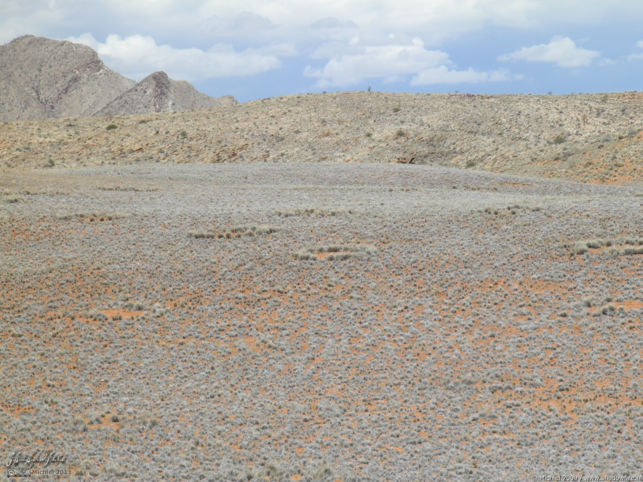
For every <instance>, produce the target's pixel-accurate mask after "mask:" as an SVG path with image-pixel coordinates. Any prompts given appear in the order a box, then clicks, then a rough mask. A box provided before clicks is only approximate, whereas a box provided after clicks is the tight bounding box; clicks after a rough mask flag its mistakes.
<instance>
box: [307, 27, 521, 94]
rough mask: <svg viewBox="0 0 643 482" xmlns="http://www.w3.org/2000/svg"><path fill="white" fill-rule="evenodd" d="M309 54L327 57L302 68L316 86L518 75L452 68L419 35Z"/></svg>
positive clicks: (354, 43) (439, 81) (495, 78)
mask: <svg viewBox="0 0 643 482" xmlns="http://www.w3.org/2000/svg"><path fill="white" fill-rule="evenodd" d="M347 51H348V53H343V54H342V53H341V52H347ZM311 57H312V58H324V57H325V58H330V60H328V62H327V63H326V65H325V66H324V67H323V68H319V69H315V68H313V67H311V66H307V67H306V69H305V70H304V75H306V76H308V77H315V78H317V79H319V80H318V81H317V87H320V88H323V87H345V86H349V85H354V84H358V83H360V82H363V81H365V80H366V79H382V80H383V81H384V82H403V81H405V80H406V79H407V78H408V76H413V77H412V78H411V81H410V83H411V85H429V84H459V83H479V82H500V81H508V80H514V79H516V78H518V77H516V76H512V75H511V74H510V73H509V72H507V71H506V70H498V71H494V72H478V71H476V70H474V69H471V68H470V69H468V70H454V69H452V68H451V67H452V62H451V60H450V59H449V56H448V54H447V53H445V52H442V51H441V50H428V49H426V48H425V46H424V42H422V40H421V39H419V38H415V39H413V40H412V41H411V42H410V43H409V44H388V45H377V46H372V45H370V46H361V45H359V42H357V41H352V42H349V45H348V46H346V45H341V44H339V43H333V44H327V45H325V46H322V47H321V48H319V49H317V50H316V51H315V52H313V54H312V55H311Z"/></svg>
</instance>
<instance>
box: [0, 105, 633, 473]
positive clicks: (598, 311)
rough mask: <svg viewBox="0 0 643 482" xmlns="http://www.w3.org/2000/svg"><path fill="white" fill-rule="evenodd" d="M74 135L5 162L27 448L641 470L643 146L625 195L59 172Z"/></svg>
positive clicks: (11, 325) (543, 183)
mask: <svg viewBox="0 0 643 482" xmlns="http://www.w3.org/2000/svg"><path fill="white" fill-rule="evenodd" d="M465 100H466V101H468V99H465ZM637 102H640V101H637ZM607 105H609V102H608V103H607ZM396 106H397V104H395V105H393V108H397V107H396ZM404 108H405V105H404V104H402V105H401V108H400V109H401V110H402V111H403V109H404ZM230 109H233V108H230ZM386 109H387V111H388V110H390V109H389V107H386ZM184 115H187V114H184ZM230 115H232V114H230ZM391 115H392V114H391ZM57 122H63V121H57ZM64 122H67V123H71V124H74V125H81V124H82V125H84V123H87V122H89V121H82V120H80V121H73V122H70V121H64ZM91 122H97V121H96V120H92V121H91ZM124 122H125V120H120V121H118V120H116V121H114V124H117V125H118V128H116V129H113V131H114V132H115V133H119V132H120V133H119V134H118V135H121V136H122V135H125V134H124V132H125V131H124V130H123V123H124ZM127 122H129V121H127ZM153 122H155V121H150V124H153ZM102 123H103V124H106V121H105V120H103V121H102ZM16 125H17V124H16ZM20 125H22V126H23V128H24V129H26V128H29V129H32V128H33V129H34V130H35V129H37V128H38V127H39V126H40V127H43V126H45V124H36V123H32V124H29V123H26V124H20ZM134 125H140V126H141V129H142V128H147V127H145V126H146V125H147V124H146V123H140V124H139V121H138V120H134V121H132V126H134ZM24 126H27V127H24ZM29 126H31V127H29ZM61 126H62V124H61ZM63 127H64V126H63ZM175 127H176V126H175ZM179 127H180V126H179ZM45 128H46V126H45V127H43V129H45ZM399 128H400V129H404V127H403V126H400V127H399ZM3 129H4V131H3V132H5V133H11V135H13V136H17V135H19V129H17V128H14V125H5V126H4V127H3ZM70 129H74V127H73V126H72V127H70ZM100 129H101V134H100V135H101V136H104V135H105V136H106V135H107V134H106V131H105V126H104V125H102V124H101V127H100ZM154 129H156V127H155V128H154ZM395 129H398V127H397V126H396V127H395ZM132 130H134V127H132ZM186 130H189V129H186ZM364 131H365V132H366V130H365V129H364ZM63 132H64V131H63ZM130 132H131V131H130ZM329 132H330V133H329V134H327V135H326V134H324V133H323V132H320V135H323V137H322V138H321V139H322V140H321V141H320V142H327V141H328V139H333V138H334V137H333V136H335V135H336V129H335V128H333V129H329ZM373 132H374V133H373V136H375V137H377V136H378V135H381V136H384V135H385V134H384V133H381V134H378V132H376V131H373ZM54 134H55V133H54ZM363 134H364V133H362V137H363ZM8 135H9V134H7V136H5V139H8V138H9V137H8ZM55 135H58V134H55ZM268 135H269V134H268V133H266V136H268ZM61 136H63V137H64V136H65V135H63V134H61ZM190 136H198V132H196V131H195V132H187V133H186V138H188V139H189V137H190ZM405 136H406V134H404V133H403V134H401V135H400V136H399V138H400V139H401V138H404V137H405ZM624 136H625V137H624V138H623V139H621V140H619V139H618V136H616V135H615V136H614V137H613V140H610V141H607V140H606V141H605V143H606V145H609V146H616V145H617V143H618V142H629V143H630V144H631V143H633V142H639V143H638V144H636V145H639V146H640V140H639V138H638V137H637V136H639V133H638V131H634V132H633V133H632V134H631V135H629V137H627V134H626V133H625V134H624ZM181 137H182V136H181V135H180V133H179V134H177V139H179V140H178V141H177V142H180V143H181V144H180V145H181V146H182V147H181V148H182V149H183V148H185V149H187V147H186V146H187V145H188V144H185V145H184V144H183V143H184V140H182V139H181ZM397 137H398V136H396V135H395V131H393V133H391V139H393V140H391V142H392V143H393V142H398V141H399V142H402V140H400V139H398V140H394V139H396V138H397ZM61 138H62V137H61ZM83 139H85V140H84V141H82V142H92V141H91V140H87V139H89V137H85V138H83ZM8 142H9V141H5V148H7V145H8V144H7V143H8ZM12 142H13V141H12ZM43 142H44V141H43ZM61 142H62V141H61ZM95 142H98V141H95ZM101 142H102V141H101ZM185 142H187V141H185ZM329 142H330V141H329ZM359 142H360V143H362V142H370V141H369V140H368V138H366V137H364V140H362V139H361V138H360V140H359ZM596 142H600V140H598V139H597V141H596ZM556 143H558V141H556V142H555V143H554V144H556ZM561 143H562V141H561ZM99 144H100V143H99ZM62 145H63V144H56V146H58V147H56V149H59V150H58V151H55V152H56V153H57V154H56V155H57V156H58V157H54V159H53V161H52V162H51V163H50V164H51V165H53V166H54V167H52V168H47V169H37V170H35V171H31V170H26V169H15V168H13V169H7V170H4V171H3V172H2V173H0V315H1V318H0V336H1V337H2V343H1V344H0V383H1V392H0V427H1V428H0V447H2V454H3V456H5V457H6V459H7V461H6V462H5V464H6V463H7V462H8V461H9V459H10V457H11V456H12V454H14V453H18V454H21V453H22V454H31V453H33V452H35V451H37V450H40V451H54V452H56V453H57V454H59V455H62V456H64V457H65V458H66V459H65V461H64V463H58V464H53V465H50V467H51V466H55V467H61V468H64V469H66V470H68V471H69V472H70V473H71V474H72V475H71V477H72V478H76V477H77V478H97V479H100V480H114V479H116V478H122V479H139V480H154V479H173V480H185V479H204V480H373V479H379V480H475V481H480V480H532V479H536V480H547V479H543V478H546V477H562V476H566V475H584V476H586V477H589V476H594V475H596V476H605V477H626V476H630V477H631V478H630V479H628V480H640V479H635V478H633V477H640V476H641V467H642V466H643V454H642V450H641V447H643V443H642V442H643V440H642V439H641V434H642V433H643V398H642V393H641V348H642V343H641V342H642V337H641V314H642V313H643V296H642V294H641V254H642V252H643V248H642V245H643V232H642V230H641V227H642V226H643V216H642V211H641V202H642V200H643V197H642V195H643V192H642V190H641V184H640V177H637V176H640V174H637V173H640V165H641V164H640V159H638V158H634V160H631V159H630V160H629V161H628V162H629V164H627V166H625V167H624V169H628V170H627V173H628V176H629V177H628V178H627V179H625V181H627V184H625V185H617V186H608V185H599V184H581V183H575V182H568V181H561V180H552V179H545V178H536V177H517V176H513V175H509V174H494V173H489V172H482V171H476V170H471V169H468V170H467V169H455V168H450V167H443V166H438V165H428V164H425V165H418V164H415V165H412V164H397V163H395V162H394V161H395V160H394V159H390V160H389V162H391V163H380V164H362V163H324V162H322V163H319V162H315V163H308V162H297V163H294V162H292V163H291V162H282V163H277V164H271V163H245V162H236V163H223V164H185V165H178V164H176V163H169V164H165V163H155V162H149V160H146V159H139V162H136V163H133V165H114V166H108V165H104V166H100V165H97V166H96V165H95V166H91V165H90V166H86V167H68V168H63V167H59V166H61V165H62V164H64V162H63V159H65V149H64V148H61V147H60V146H62ZM100 145H101V146H107V145H108V144H106V143H103V144H100ZM153 145H154V148H155V149H157V148H156V144H153ZM12 146H13V147H12ZM83 146H85V144H82V143H81V142H80V141H79V142H78V143H76V144H74V143H73V142H71V141H70V143H69V144H68V150H69V152H70V156H72V155H75V154H74V152H75V151H74V148H75V147H77V148H78V149H81V148H83V149H89V150H88V151H87V152H90V151H91V149H90V147H87V146H85V147H83ZM9 147H10V149H13V150H11V152H13V154H11V156H14V157H11V158H10V159H9V157H4V159H5V160H7V159H9V161H7V162H5V165H7V164H12V165H16V166H18V167H19V165H20V162H22V161H21V159H22V158H19V156H22V155H23V154H24V156H27V158H28V159H27V161H29V159H31V161H29V162H27V161H24V162H26V163H27V164H28V165H34V166H36V167H42V166H43V165H46V163H47V159H48V156H43V155H42V153H41V154H37V153H36V154H34V150H35V149H36V146H31V147H30V149H28V150H24V151H23V150H21V151H20V152H19V153H17V154H16V152H18V151H16V147H15V145H14V144H11V146H9ZM134 147H135V148H136V149H138V147H136V146H134ZM212 147H213V149H214V146H212ZM394 147H395V145H393V147H390V146H389V149H390V150H389V152H391V153H394ZM41 148H42V147H41ZM557 148H558V147H556V149H557ZM7 149H8V148H7ZM97 149H99V148H98V147H97ZM161 149H162V148H161ZM166 149H167V147H166ZM257 149H259V148H256V149H255V150H257ZM382 149H384V147H382ZM561 149H562V148H561ZM596 149H598V148H597V147H596ZM637 149H638V148H637ZM367 150H368V149H366V150H365V151H364V152H367ZM97 152H102V151H97ZM105 152H106V153H105V156H111V155H112V154H110V153H108V152H107V151H105ZM123 152H124V153H123V155H128V154H127V152H125V151H123ZM133 152H134V151H133ZM137 152H138V151H137ZM141 152H143V151H141ZM186 152H187V151H186ZM257 152H259V151H258V150H257ZM338 152H339V151H338ZM373 152H377V149H373ZM382 152H384V150H382ZM503 152H504V153H506V152H508V151H506V150H505V151H503ZM552 152H553V151H552ZM561 152H562V151H561ZM228 154H229V153H228ZM113 155H114V156H116V157H117V158H118V156H120V155H121V154H118V153H117V152H116V153H113ZM168 155H170V156H171V153H170V154H168ZM271 155H272V154H271ZM503 155H504V154H503ZM574 155H578V156H581V155H582V153H581V152H580V151H579V152H578V153H575V154H574ZM610 155H611V154H610ZM29 156H32V157H29ZM34 156H35V157H34ZM38 156H40V157H38ZM34 159H35V160H34ZM105 159H107V160H108V161H109V159H108V157H105ZM118 159H120V158H118ZM506 159H510V157H507V158H506ZM552 159H553V157H552ZM579 159H580V157H579ZM609 159H610V158H609V157H606V158H605V159H603V160H601V162H603V163H605V162H608V161H609ZM164 162H165V161H164ZM177 162H178V161H177ZM543 162H544V161H543ZM623 163H625V161H623ZM70 164H72V163H71V162H70ZM74 164H77V165H80V164H82V162H79V163H76V161H74ZM89 164H92V162H89ZM94 164H100V162H94ZM105 164H109V162H105ZM115 164H118V162H115ZM543 165H544V164H543ZM576 165H577V164H574V166H576ZM601 165H602V164H601ZM571 167H573V166H571V164H570V169H571ZM489 169H491V167H490V168H489ZM637 169H638V170H637ZM517 170H519V168H517ZM580 171H581V170H580V168H578V169H577V170H576V171H574V172H580ZM615 172H618V169H617V170H616V171H615ZM600 175H601V174H600V173H599V174H598V175H597V176H598V177H595V180H596V181H599V182H600V181H601V179H600ZM632 176H633V177H632ZM568 177H569V176H568ZM573 177H574V176H571V178H573ZM610 179H611V178H610ZM610 179H603V181H609V180H610ZM43 465H44V464H42V463H39V464H35V467H36V468H42V466H43ZM24 467H25V464H24V463H23V464H21V465H18V466H15V464H14V466H13V467H10V468H7V469H6V470H7V471H8V470H13V469H22V468H24ZM3 476H4V474H3ZM549 480H560V479H549ZM612 480H614V479H612Z"/></svg>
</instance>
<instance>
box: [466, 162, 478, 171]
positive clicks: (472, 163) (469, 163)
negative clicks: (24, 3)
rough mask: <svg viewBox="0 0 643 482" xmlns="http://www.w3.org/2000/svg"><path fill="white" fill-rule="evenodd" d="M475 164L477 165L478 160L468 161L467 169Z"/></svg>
mask: <svg viewBox="0 0 643 482" xmlns="http://www.w3.org/2000/svg"><path fill="white" fill-rule="evenodd" d="M475 166H476V161H467V165H466V167H467V169H469V168H471V167H475Z"/></svg>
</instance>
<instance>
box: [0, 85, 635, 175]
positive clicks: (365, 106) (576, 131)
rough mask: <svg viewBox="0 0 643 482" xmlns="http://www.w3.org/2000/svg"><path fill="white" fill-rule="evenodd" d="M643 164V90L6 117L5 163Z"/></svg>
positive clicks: (597, 169)
mask: <svg viewBox="0 0 643 482" xmlns="http://www.w3.org/2000/svg"><path fill="white" fill-rule="evenodd" d="M641 160H643V93H641V92H625V93H611V94H582V95H581V94H572V95H564V96H553V95H544V96H543V95H497V96H486V95H467V94H388V93H377V92H371V93H367V92H342V93H332V94H330V93H329V94H307V95H305V94H304V95H292V96H287V97H277V98H272V99H263V100H258V101H254V102H248V103H244V104H240V105H236V106H228V107H222V108H218V109H215V110H210V111H200V112H185V113H180V114H154V115H142V116H129V117H105V118H93V119H53V120H33V121H22V122H16V123H12V124H0V169H1V168H4V167H12V168H15V167H18V168H20V167H36V168H45V167H49V166H60V167H64V166H67V167H75V166H89V165H111V164H116V165H118V164H132V163H137V162H158V163H170V164H177V163H202V164H208V163H223V162H239V161H243V162H267V163H297V162H342V163H344V162H350V163H386V164H389V163H408V162H412V163H415V164H427V165H444V166H451V167H460V168H463V169H464V168H466V169H470V170H485V171H492V172H504V173H513V174H520V175H524V174H529V175H538V176H543V177H550V178H551V177H554V178H563V179H569V180H576V181H582V182H598V183H603V184H605V183H611V184H623V183H637V182H639V183H640V182H641V180H643V172H642V168H641V166H642V164H641Z"/></svg>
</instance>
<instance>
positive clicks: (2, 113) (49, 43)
mask: <svg viewBox="0 0 643 482" xmlns="http://www.w3.org/2000/svg"><path fill="white" fill-rule="evenodd" d="M236 103H237V101H236V100H235V99H234V97H232V96H225V97H219V98H214V97H210V96H208V95H205V94H202V93H200V92H198V91H197V90H196V89H195V88H194V87H192V85H190V84H189V83H188V82H185V81H174V80H172V79H170V78H169V77H168V76H167V74H166V73H165V72H155V73H153V74H151V75H149V76H148V77H146V78H145V79H143V80H142V81H141V82H138V83H136V82H135V81H133V80H131V79H128V78H126V77H124V76H122V75H120V74H119V73H117V72H114V71H113V70H111V69H109V68H108V67H107V66H105V64H104V63H103V62H102V61H101V60H100V58H99V57H98V54H97V53H96V52H95V51H94V50H93V49H91V48H90V47H87V46H86V45H82V44H76V43H72V42H68V41H61V40H52V39H47V38H43V37H35V36H33V35H25V36H22V37H18V38H17V39H15V40H12V41H11V42H9V43H8V44H5V45H1V46H0V121H1V122H12V121H16V120H22V119H42V118H52V117H94V116H107V115H112V116H114V115H131V114H145V113H151V112H181V111H186V110H197V109H210V108H213V107H217V106H221V105H232V104H236Z"/></svg>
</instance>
